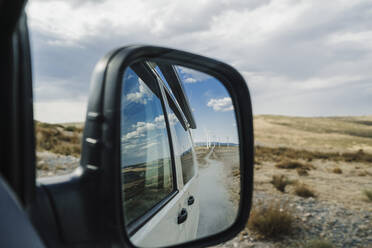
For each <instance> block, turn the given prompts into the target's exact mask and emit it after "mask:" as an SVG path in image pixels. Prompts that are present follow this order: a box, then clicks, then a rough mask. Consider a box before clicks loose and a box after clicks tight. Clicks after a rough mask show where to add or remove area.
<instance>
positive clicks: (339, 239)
mask: <svg viewBox="0 0 372 248" xmlns="http://www.w3.org/2000/svg"><path fill="white" fill-rule="evenodd" d="M272 200H280V201H285V202H289V206H290V207H292V208H293V209H294V214H295V216H296V223H295V228H294V231H293V233H292V234H291V235H290V236H285V237H283V238H282V239H280V240H258V239H256V238H255V235H253V234H252V233H250V232H249V230H248V229H246V230H243V231H242V232H241V233H240V234H239V235H237V236H236V237H235V238H234V239H232V240H230V241H228V242H226V243H224V244H220V245H218V246H216V247H224V248H227V247H260V248H266V247H268V248H269V247H270V248H271V247H305V245H306V243H307V242H308V241H310V240H327V241H329V242H330V243H332V244H333V245H334V247H343V248H349V247H363V248H370V247H372V215H371V212H369V211H363V210H360V211H358V210H350V209H346V208H343V207H342V206H338V205H335V204H329V203H326V202H320V201H318V200H316V199H314V198H307V199H305V198H301V197H298V196H293V195H288V194H282V195H281V194H278V195H271V194H268V193H266V192H255V196H254V202H258V201H264V202H271V201H272Z"/></svg>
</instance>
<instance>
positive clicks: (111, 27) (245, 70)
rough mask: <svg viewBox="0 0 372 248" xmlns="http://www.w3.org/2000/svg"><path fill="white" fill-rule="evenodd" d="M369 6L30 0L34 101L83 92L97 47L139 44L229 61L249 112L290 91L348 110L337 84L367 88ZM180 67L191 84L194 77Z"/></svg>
mask: <svg viewBox="0 0 372 248" xmlns="http://www.w3.org/2000/svg"><path fill="white" fill-rule="evenodd" d="M371 8H372V3H371V2H370V1H368V0H356V1H345V0H338V1H292V0H271V1H270V0H266V1H259V0H255V1H244V0H233V1H226V0H217V1H214V0H206V1H197V0H190V1H183V2H179V1H170V0H160V1H156V2H155V1H138V0H128V1H125V2H124V1H115V0H102V1H82V2H78V1H77V0H69V1H60V0H58V1H56V0H54V1H52V0H51V1H41V0H39V1H35V0H34V1H30V3H29V4H28V7H27V13H28V20H29V24H30V37H31V45H32V54H33V61H32V62H33V68H34V82H35V88H36V89H37V93H36V96H37V98H36V100H37V101H39V100H40V101H41V99H43V100H45V101H46V100H48V101H53V99H51V98H52V97H48V91H50V89H47V86H51V87H52V88H53V89H52V90H53V92H55V93H58V92H61V96H57V94H55V93H53V94H50V96H53V97H55V98H56V99H59V100H60V99H65V101H67V102H68V101H70V102H73V101H74V100H75V101H76V98H79V99H82V98H84V97H85V98H87V94H88V89H89V82H90V78H91V73H92V71H93V68H94V65H95V64H96V63H97V62H98V60H99V59H100V58H101V57H102V56H103V55H104V54H106V53H107V52H108V51H110V50H112V49H114V48H116V47H120V46H125V45H128V44H138V43H141V44H146V43H147V44H151V45H159V46H166V47H173V48H177V49H181V50H186V51H191V52H193V53H197V54H202V55H204V56H209V57H212V58H215V59H218V60H221V61H224V62H226V63H228V64H231V65H233V66H234V67H235V68H237V69H238V70H239V71H240V72H241V73H242V74H243V76H244V77H245V79H246V81H247V83H248V86H249V88H250V90H251V91H252V100H253V103H254V105H253V110H254V112H255V113H260V112H261V113H262V111H263V109H265V111H264V112H265V113H267V112H270V113H275V112H276V111H277V109H278V107H280V108H281V109H287V110H288V113H289V112H291V110H290V109H291V107H292V108H294V107H295V106H294V105H292V106H288V105H286V104H284V105H281V106H280V104H283V100H282V99H279V97H280V96H282V98H285V99H286V100H287V101H291V102H294V101H297V103H298V104H297V105H298V106H304V105H307V103H305V102H303V99H305V98H301V97H300V98H299V97H297V96H298V95H302V96H303V94H307V95H309V96H310V95H312V97H314V99H317V100H319V101H326V100H327V99H326V98H332V99H334V104H335V105H338V106H340V108H342V109H344V110H345V111H344V113H345V114H350V110H349V108H348V107H347V106H346V105H344V97H345V95H343V98H339V99H338V98H336V96H340V95H338V93H337V94H336V92H337V91H336V90H335V89H336V88H337V87H342V90H343V91H344V92H348V93H351V92H355V91H354V90H353V89H356V88H358V89H360V90H361V92H363V93H364V94H370V93H369V92H370V86H369V85H368V84H367V83H366V82H371V80H372V71H371V70H370V65H371V64H372V46H371V44H372V42H371V38H372V36H371V31H370V30H372V22H371V21H370V20H371V19H372V12H371V11H370V9H371ZM56 10H58V11H56ZM138 13H140V14H138ZM66 16H68V18H66ZM188 72H190V71H185V73H188ZM186 76H187V77H182V79H183V80H187V81H189V83H191V81H194V80H196V81H198V80H199V78H198V77H196V74H192V75H189V74H186ZM199 76H200V75H199ZM188 78H190V79H188ZM192 79H194V80H192ZM46 82H49V84H47V83H46ZM193 83H196V82H193ZM312 84H314V85H312ZM330 88H333V89H334V90H333V91H330V90H329V91H328V89H330ZM322 89H323V90H327V92H328V95H327V96H325V95H323V94H322ZM311 92H312V93H311ZM313 93H314V94H313ZM281 94H284V95H281ZM273 95H274V96H276V97H275V98H270V97H271V96H273ZM369 96H370V95H369ZM138 97H139V95H133V96H132V99H136V100H138V99H139V98H138ZM320 97H323V98H322V99H320ZM349 97H351V98H352V97H356V96H349ZM48 98H49V99H48ZM257 103H259V105H257ZM355 104H359V105H355ZM355 104H354V109H367V105H365V104H366V102H365V101H362V102H360V101H356V102H355ZM66 106H67V105H66ZM313 108H317V109H312V110H311V113H312V114H316V113H317V112H318V113H325V112H328V113H329V114H332V113H333V112H334V111H333V108H332V107H330V106H329V107H327V109H325V107H324V106H323V107H322V106H316V105H314V106H313ZM270 109H272V111H270Z"/></svg>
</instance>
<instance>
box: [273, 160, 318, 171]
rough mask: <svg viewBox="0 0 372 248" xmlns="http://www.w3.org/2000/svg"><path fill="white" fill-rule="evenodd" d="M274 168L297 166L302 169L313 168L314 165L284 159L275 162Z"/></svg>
mask: <svg viewBox="0 0 372 248" xmlns="http://www.w3.org/2000/svg"><path fill="white" fill-rule="evenodd" d="M275 167H276V168H279V169H297V168H302V169H304V170H311V169H315V167H314V166H313V165H312V164H308V163H307V164H303V163H301V162H298V161H293V160H284V161H282V162H280V163H277V164H276V165H275Z"/></svg>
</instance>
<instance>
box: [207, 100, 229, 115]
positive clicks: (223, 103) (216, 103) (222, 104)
mask: <svg viewBox="0 0 372 248" xmlns="http://www.w3.org/2000/svg"><path fill="white" fill-rule="evenodd" d="M207 106H208V107H212V108H213V110H214V111H216V112H226V111H231V110H234V107H233V105H232V102H231V98H230V97H224V98H220V99H210V100H209V101H208V103H207Z"/></svg>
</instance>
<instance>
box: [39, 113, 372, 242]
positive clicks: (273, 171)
mask: <svg viewBox="0 0 372 248" xmlns="http://www.w3.org/2000/svg"><path fill="white" fill-rule="evenodd" d="M35 129H36V145H37V151H38V158H39V161H40V156H42V154H44V153H47V154H57V156H58V157H59V158H61V157H63V158H65V157H68V156H69V157H71V156H73V157H76V158H77V159H78V158H79V157H80V152H81V150H80V147H81V145H80V144H81V136H82V124H78V123H75V124H63V125H60V124H46V123H39V122H36V125H35ZM254 131H255V134H254V135H255V169H254V206H253V211H252V216H251V223H249V224H248V225H247V229H246V230H244V231H243V232H242V233H240V234H239V235H238V236H237V237H236V238H234V239H233V240H232V241H230V242H228V243H226V244H223V245H220V247H315V248H316V247H372V231H371V230H372V215H371V213H372V116H363V117H318V118H305V117H288V116H272V115H259V116H255V119H254ZM195 151H196V154H197V160H198V162H199V166H200V167H203V166H206V160H205V157H206V156H207V154H208V153H209V152H210V150H209V149H207V148H206V147H196V148H195ZM48 156H49V155H48ZM210 158H211V159H213V160H218V161H221V162H223V163H224V164H225V165H226V166H227V168H228V170H227V171H226V172H227V173H226V179H227V180H226V182H227V185H228V186H229V188H230V190H231V199H232V201H234V202H235V203H236V201H237V199H239V192H238V189H239V176H240V174H239V168H238V164H239V159H238V158H239V156H238V149H237V147H228V148H227V147H215V149H214V151H213V153H212V154H211V155H210ZM44 160H45V161H47V160H46V159H44ZM56 161H57V160H56ZM56 163H60V162H58V161H57V162H56ZM71 163H72V162H71ZM73 163H74V164H76V161H73ZM73 166H75V165H73ZM73 166H72V167H71V168H73ZM54 167H55V168H56V169H55V170H54V171H57V172H58V170H57V169H58V165H56V166H54ZM54 167H53V168H54ZM37 168H38V174H39V172H40V171H43V170H45V169H48V166H47V165H45V163H44V164H40V166H38V167H37ZM62 169H63V168H62ZM48 170H49V171H50V168H49V169H48ZM52 174H53V173H52ZM44 175H49V174H44ZM283 201H284V203H285V204H284V205H283ZM283 206H289V208H288V209H286V208H284V207H283ZM278 209H279V211H278ZM255 217H257V218H258V219H257V218H255ZM286 223H288V225H290V226H287V224H286ZM284 224H286V225H285V226H283V225H284ZM276 230H286V232H282V231H280V232H279V233H277V231H276ZM256 232H262V233H261V234H260V235H258V236H255V233H256ZM283 235H284V237H285V238H282V236H283ZM286 235H287V236H286ZM288 235H289V236H288ZM255 237H261V238H262V237H263V238H264V239H263V240H262V239H256V238H255ZM273 237H274V239H272V238H273ZM322 244H323V245H324V244H325V245H327V246H320V245H322Z"/></svg>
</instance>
